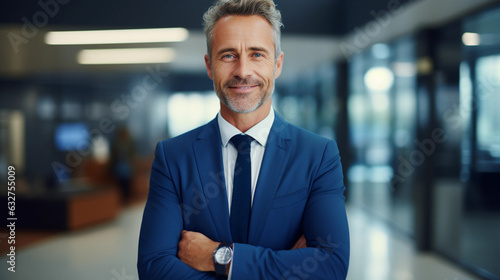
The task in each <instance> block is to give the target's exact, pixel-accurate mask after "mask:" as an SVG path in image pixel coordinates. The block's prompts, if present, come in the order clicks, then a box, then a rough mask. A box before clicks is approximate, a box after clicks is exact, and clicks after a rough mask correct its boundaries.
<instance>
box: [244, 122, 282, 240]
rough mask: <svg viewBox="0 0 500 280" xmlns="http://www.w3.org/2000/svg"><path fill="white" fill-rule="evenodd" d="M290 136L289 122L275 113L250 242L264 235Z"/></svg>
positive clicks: (260, 174) (263, 163) (253, 208)
mask: <svg viewBox="0 0 500 280" xmlns="http://www.w3.org/2000/svg"><path fill="white" fill-rule="evenodd" d="M289 147H290V138H289V137H288V130H287V123H286V122H285V121H284V120H283V119H282V118H281V117H280V116H279V115H278V114H276V115H275V119H274V123H273V126H272V128H271V131H270V133H269V137H268V140H267V144H266V150H265V152H264V158H263V159H262V165H261V168H260V173H259V178H258V180H257V187H256V189H255V195H254V201H253V206H252V214H251V218H250V232H249V235H248V242H249V243H250V244H258V242H259V239H260V237H261V235H262V231H263V227H264V224H265V220H266V219H267V216H268V214H269V211H270V210H271V207H272V203H273V200H274V197H275V195H276V192H277V190H278V187H279V185H280V182H281V178H282V177H283V173H284V171H285V166H286V163H287V161H288V157H289V152H288V150H289Z"/></svg>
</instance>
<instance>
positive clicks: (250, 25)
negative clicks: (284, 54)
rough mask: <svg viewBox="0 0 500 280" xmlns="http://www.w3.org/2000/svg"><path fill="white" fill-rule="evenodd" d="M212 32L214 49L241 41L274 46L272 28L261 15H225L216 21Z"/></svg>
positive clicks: (238, 43) (246, 43)
mask: <svg viewBox="0 0 500 280" xmlns="http://www.w3.org/2000/svg"><path fill="white" fill-rule="evenodd" d="M213 32H214V33H213V41H212V47H213V49H214V50H215V49H217V48H225V47H231V45H234V44H237V45H241V44H243V43H244V44H245V45H249V44H250V45H256V46H257V45H258V46H260V47H266V48H274V38H273V28H272V26H271V24H270V23H269V22H268V21H267V20H266V19H265V18H264V17H262V16H258V15H251V16H240V15H230V16H225V17H222V18H221V19H219V20H218V21H217V23H216V24H215V26H214V31H213ZM233 47H234V46H233ZM248 47H250V46H248Z"/></svg>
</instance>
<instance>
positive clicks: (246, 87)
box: [230, 86, 256, 89]
mask: <svg viewBox="0 0 500 280" xmlns="http://www.w3.org/2000/svg"><path fill="white" fill-rule="evenodd" d="M253 87H256V86H239V87H230V88H235V89H249V88H253Z"/></svg>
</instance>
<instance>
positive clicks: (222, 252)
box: [213, 242, 233, 279]
mask: <svg viewBox="0 0 500 280" xmlns="http://www.w3.org/2000/svg"><path fill="white" fill-rule="evenodd" d="M213 258H214V267H215V273H216V274H217V276H225V277H226V279H227V274H226V269H227V265H228V264H229V263H230V262H231V260H232V259H233V248H232V245H231V244H230V243H229V242H222V243H221V244H220V245H219V246H218V247H217V249H215V251H214V254H213Z"/></svg>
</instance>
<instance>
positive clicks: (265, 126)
mask: <svg viewBox="0 0 500 280" xmlns="http://www.w3.org/2000/svg"><path fill="white" fill-rule="evenodd" d="M217 122H218V124H219V130H220V136H221V140H222V145H223V146H224V147H225V146H227V143H228V142H229V140H231V138H232V137H233V136H234V135H237V134H243V132H241V131H240V130H239V129H237V128H236V127H234V126H233V125H232V124H230V123H229V122H228V121H226V120H225V119H224V118H223V117H222V115H221V114H220V112H219V114H218V115H217ZM273 122H274V110H273V109H272V108H271V110H270V111H269V114H268V115H267V117H265V118H264V119H263V120H262V121H260V122H259V123H258V124H256V125H254V126H252V127H251V128H250V129H249V130H247V132H246V133H244V134H246V135H249V136H252V138H253V139H255V140H256V141H257V142H258V143H259V144H260V145H262V146H264V147H265V146H266V144H267V137H268V136H269V132H270V131H271V127H272V126H273Z"/></svg>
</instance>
